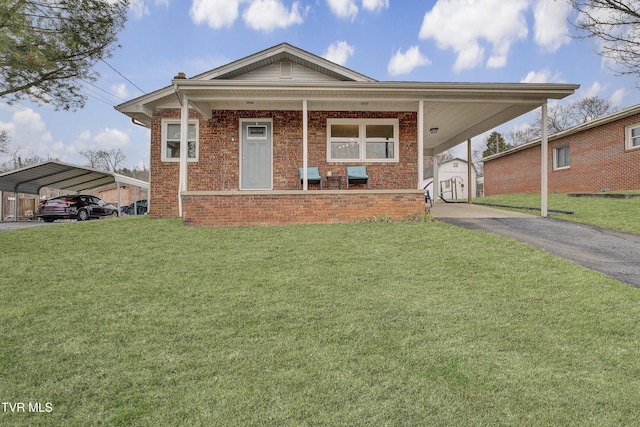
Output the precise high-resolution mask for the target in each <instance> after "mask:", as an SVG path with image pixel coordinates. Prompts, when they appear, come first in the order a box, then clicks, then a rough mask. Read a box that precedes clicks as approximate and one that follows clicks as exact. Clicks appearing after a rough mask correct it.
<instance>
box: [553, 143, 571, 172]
mask: <svg viewBox="0 0 640 427" xmlns="http://www.w3.org/2000/svg"><path fill="white" fill-rule="evenodd" d="M570 164H571V158H570V156H569V146H568V145H563V146H561V147H555V148H554V149H553V168H554V169H566V168H568V167H569V166H570Z"/></svg>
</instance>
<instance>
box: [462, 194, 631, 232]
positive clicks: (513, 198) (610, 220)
mask: <svg viewBox="0 0 640 427" xmlns="http://www.w3.org/2000/svg"><path fill="white" fill-rule="evenodd" d="M474 201H475V202H478V203H495V204H504V205H511V206H528V207H536V208H540V195H539V194H505V195H499V196H489V197H480V198H477V199H475V200H474ZM548 208H549V209H554V210H564V211H573V212H574V213H573V214H572V215H566V214H562V213H553V212H550V213H549V216H551V217H554V218H561V219H568V220H571V221H577V222H582V223H584V224H591V225H597V226H599V227H605V228H610V229H614V230H620V231H626V232H630V233H636V234H640V221H639V220H638V218H639V217H640V197H639V198H633V199H613V198H592V197H569V196H567V195H566V194H549V198H548ZM523 212H528V213H531V214H534V215H539V211H531V210H526V211H523Z"/></svg>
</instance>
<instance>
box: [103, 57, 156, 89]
mask: <svg viewBox="0 0 640 427" xmlns="http://www.w3.org/2000/svg"><path fill="white" fill-rule="evenodd" d="M100 61H102V62H104V63H105V64H107V66H108V67H109V68H111V69H112V70H113V71H115V72H116V73H118V75H119V76H120V77H122V78H123V79H125V80H126V81H128V82H129V83H131V84H132V85H133V86H134V87H135V88H136V89H138V90H139V91H140V92H142V93H143V94H146V93H147V92H145V91H144V90H142V89H140V87H139V86H138V85H136V84H135V83H134V82H132V81H131V80H129V79H128V78H126V77H125V76H124V75H123V74H122V73H121V72H120V71H118V70H116V69H115V68H113V67H112V66H111V64H109V63H108V62H107V61H105V60H104V59H102V58H100Z"/></svg>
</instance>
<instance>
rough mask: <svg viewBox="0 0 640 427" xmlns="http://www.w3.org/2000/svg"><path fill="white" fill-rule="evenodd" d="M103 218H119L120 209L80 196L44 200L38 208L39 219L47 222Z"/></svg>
mask: <svg viewBox="0 0 640 427" xmlns="http://www.w3.org/2000/svg"><path fill="white" fill-rule="evenodd" d="M103 216H114V217H117V216H118V208H116V207H115V206H112V205H110V204H109V203H107V202H105V201H104V200H102V199H100V198H98V197H96V196H89V195H84V194H80V195H77V196H60V197H54V198H52V199H49V200H43V201H42V202H40V206H38V213H37V217H38V218H42V219H43V220H44V221H45V222H52V221H55V220H56V219H64V218H68V219H77V220H78V221H85V220H88V219H91V218H100V217H103Z"/></svg>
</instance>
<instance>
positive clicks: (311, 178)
mask: <svg viewBox="0 0 640 427" xmlns="http://www.w3.org/2000/svg"><path fill="white" fill-rule="evenodd" d="M298 171H299V173H300V180H299V181H298V188H299V189H302V185H303V181H304V170H303V168H298ZM307 183H309V184H320V189H321V190H322V175H320V170H319V169H318V168H317V167H315V166H314V167H308V168H307Z"/></svg>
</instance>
